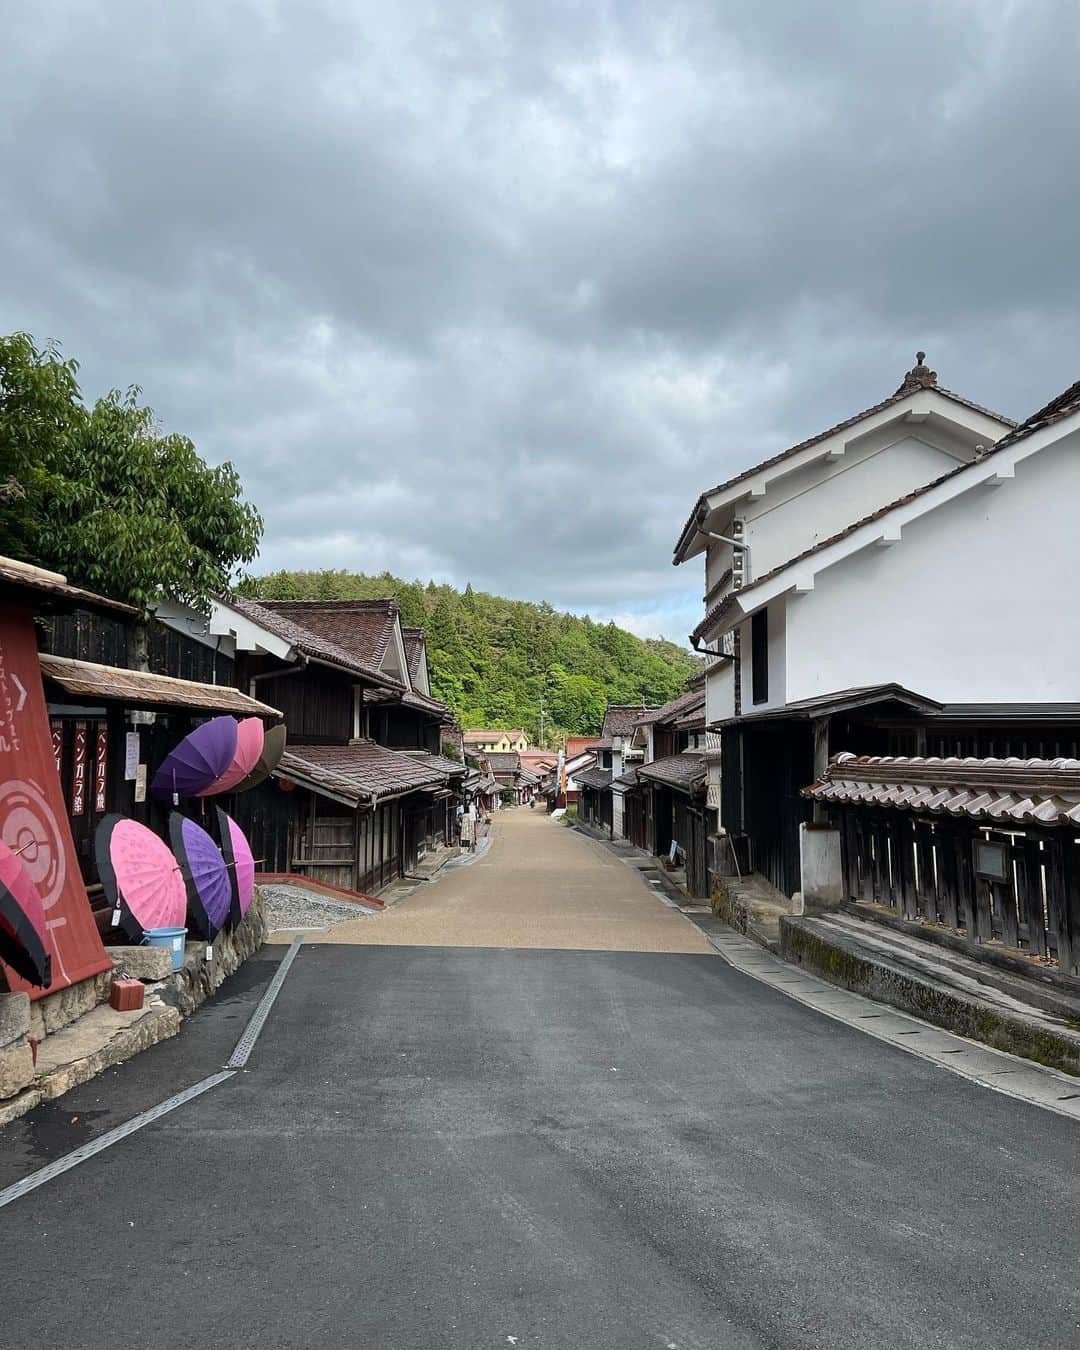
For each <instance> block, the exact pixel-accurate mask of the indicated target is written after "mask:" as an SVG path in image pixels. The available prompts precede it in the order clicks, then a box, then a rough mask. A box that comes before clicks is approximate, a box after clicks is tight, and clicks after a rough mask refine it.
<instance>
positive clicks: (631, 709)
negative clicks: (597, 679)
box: [600, 703, 656, 736]
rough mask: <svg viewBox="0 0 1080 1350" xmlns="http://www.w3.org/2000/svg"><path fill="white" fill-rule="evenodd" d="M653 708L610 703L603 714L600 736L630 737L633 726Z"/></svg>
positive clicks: (632, 704) (638, 704)
mask: <svg viewBox="0 0 1080 1350" xmlns="http://www.w3.org/2000/svg"><path fill="white" fill-rule="evenodd" d="M655 711H656V710H655V708H645V707H642V705H641V704H640V703H612V704H609V706H608V710H607V712H606V713H605V714H604V725H603V727H602V728H601V730H600V734H601V736H632V735H633V734H634V724H635V722H637V721H638V720H639V719H640V718H642V717H644V716H646V715H647V714H648V713H651V712H655Z"/></svg>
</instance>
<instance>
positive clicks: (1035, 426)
mask: <svg viewBox="0 0 1080 1350" xmlns="http://www.w3.org/2000/svg"><path fill="white" fill-rule="evenodd" d="M1075 412H1080V380H1077V381H1076V383H1075V384H1070V385H1069V387H1068V389H1066V390H1064V391H1063V392H1062V393H1060V394H1058V395H1056V397H1054V398H1052V399H1051V400H1050V402H1049V403H1047V404H1045V405H1044V406H1043V407H1041V408H1040V409H1039V411H1038V412H1035V413H1032V414H1031V416H1030V417H1028V418H1026V419H1025V420H1024V421H1023V422H1021V423H1020V425H1019V426H1018V427H1016V428H1015V429H1014V430H1013V431H1010V432H1009V433H1008V435H1006V436H1003V437H1002V438H1001V440H1000V441H998V442H997V443H996V444H995V446H994V449H995V450H1000V449H1002V448H1003V447H1004V446H1008V445H1012V444H1014V443H1015V442H1016V441H1019V440H1023V438H1024V437H1025V436H1030V435H1031V433H1032V432H1033V431H1040V430H1041V429H1042V428H1043V427H1049V426H1053V424H1054V423H1055V422H1060V421H1062V420H1063V419H1064V418H1066V417H1071V416H1072V414H1073V413H1075Z"/></svg>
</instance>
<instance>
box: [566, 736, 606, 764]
mask: <svg viewBox="0 0 1080 1350" xmlns="http://www.w3.org/2000/svg"><path fill="white" fill-rule="evenodd" d="M598 739H599V737H597V736H567V738H566V745H565V746H564V747H563V748H564V751H565V754H566V758H567V760H568V761H569V760H571V759H573V758H574V757H575V756H576V755H580V754H583V753H584V752H585V751H586V750H591V749H592V747H593V746H594V745H595V744H596V742H597V740H598Z"/></svg>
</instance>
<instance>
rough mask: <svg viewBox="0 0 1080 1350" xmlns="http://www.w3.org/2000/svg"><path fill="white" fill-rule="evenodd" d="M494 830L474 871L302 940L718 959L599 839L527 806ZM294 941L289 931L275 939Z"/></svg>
mask: <svg viewBox="0 0 1080 1350" xmlns="http://www.w3.org/2000/svg"><path fill="white" fill-rule="evenodd" d="M491 829H492V842H491V848H490V849H489V850H488V852H487V854H486V856H485V857H484V858H483V859H481V860H480V861H478V862H476V863H475V864H473V865H472V866H470V867H460V868H454V869H453V870H451V871H448V872H443V873H440V874H439V875H438V876H437V877H436V879H435V880H434V881H432V882H428V883H426V884H424V885H423V886H421V887H419V888H418V889H417V890H416V891H415V892H414V893H413V894H412V895H410V896H409V897H408V898H407V899H405V900H403V901H402V902H401V903H400V904H398V905H395V906H394V907H393V908H392V909H389V910H386V911H384V912H383V913H381V914H377V915H373V916H371V917H365V918H362V919H352V920H348V921H346V922H345V923H339V924H335V925H334V926H333V927H332V928H330V929H328V930H327V931H326V932H325V933H311V934H308V935H307V936H306V938H305V941H307V942H333V943H350V944H351V943H364V944H375V945H394V946H398V945H403V946H439V947H542V948H548V949H553V948H555V949H570V950H575V951H615V952H685V953H693V952H697V953H700V954H701V955H705V956H708V955H712V947H711V946H710V945H709V943H708V941H707V940H706V939H705V938H704V937H703V936H702V934H701V933H699V932H698V931H697V930H696V929H695V928H693V927H692V926H691V925H690V924H688V923H687V922H686V921H685V920H684V919H682V918H681V917H680V916H679V915H678V914H676V913H674V912H672V911H671V910H670V909H666V908H664V906H662V905H659V904H657V902H656V898H655V896H654V895H653V894H652V892H651V890H650V888H649V887H648V886H647V885H646V884H645V882H644V881H642V879H641V877H640V876H637V875H636V874H635V873H634V872H632V871H631V870H630V869H629V868H627V867H625V866H624V865H623V864H622V863H621V862H619V861H618V859H617V858H614V857H612V855H611V854H610V853H609V852H608V850H607V849H605V848H603V847H602V846H601V845H600V844H598V843H596V842H595V841H594V840H592V839H587V838H586V837H585V836H584V835H582V834H579V833H578V832H577V831H576V830H571V829H569V828H567V827H566V826H565V825H561V824H560V823H559V822H558V821H556V820H552V819H551V817H550V816H548V815H547V814H546V813H544V812H541V811H531V810H529V809H527V808H521V807H519V808H517V809H516V810H509V811H497V812H496V813H495V815H494V817H493V819H492V826H491ZM289 940H290V933H289V932H288V931H287V930H282V932H280V933H277V934H275V935H274V941H277V942H288V941H289Z"/></svg>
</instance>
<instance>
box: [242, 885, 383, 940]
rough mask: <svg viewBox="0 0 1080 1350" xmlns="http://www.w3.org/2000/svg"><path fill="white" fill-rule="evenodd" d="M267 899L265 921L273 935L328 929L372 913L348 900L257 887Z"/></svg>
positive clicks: (276, 887)
mask: <svg viewBox="0 0 1080 1350" xmlns="http://www.w3.org/2000/svg"><path fill="white" fill-rule="evenodd" d="M259 889H260V890H261V891H262V893H263V895H265V896H266V919H267V924H268V926H269V928H270V931H271V932H272V933H280V932H288V931H290V930H295V929H297V928H328V927H332V926H333V925H334V924H337V923H344V922H345V920H346V919H358V918H365V919H367V918H370V917H371V916H372V914H373V913H375V911H374V910H370V909H365V908H364V906H363V905H356V904H353V903H352V902H351V901H348V900H330V899H329V898H328V897H327V896H325V895H322V894H321V893H320V892H318V891H309V890H307V889H306V888H305V887H303V886H284V885H280V884H278V885H270V886H260V887H259Z"/></svg>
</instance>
